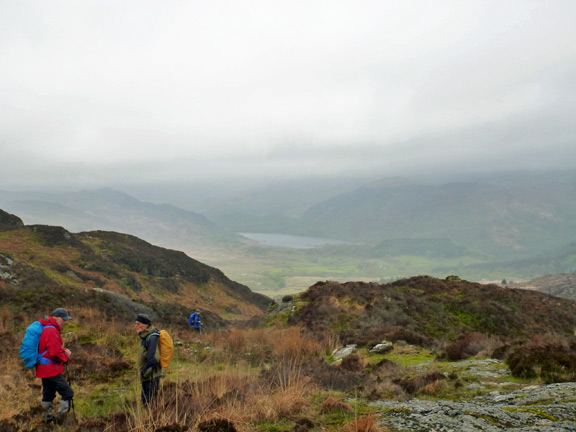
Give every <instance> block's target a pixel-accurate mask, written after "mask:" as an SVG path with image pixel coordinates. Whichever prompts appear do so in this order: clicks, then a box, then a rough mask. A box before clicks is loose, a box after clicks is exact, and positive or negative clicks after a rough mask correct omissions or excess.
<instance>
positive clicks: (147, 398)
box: [142, 377, 160, 404]
mask: <svg viewBox="0 0 576 432" xmlns="http://www.w3.org/2000/svg"><path fill="white" fill-rule="evenodd" d="M159 388H160V377H156V378H154V379H151V380H149V381H142V403H143V404H149V403H150V402H152V400H153V399H154V398H155V397H156V394H158V389H159Z"/></svg>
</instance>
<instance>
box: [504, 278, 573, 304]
mask: <svg viewBox="0 0 576 432" xmlns="http://www.w3.org/2000/svg"><path fill="white" fill-rule="evenodd" d="M512 286H513V287H514V288H522V289H529V290H536V291H540V292H543V293H547V294H552V295H555V296H558V297H564V298H567V299H572V300H576V274H573V273H559V274H549V275H544V276H540V277H538V278H536V279H532V280H530V281H528V282H520V283H515V284H513V285H512Z"/></svg>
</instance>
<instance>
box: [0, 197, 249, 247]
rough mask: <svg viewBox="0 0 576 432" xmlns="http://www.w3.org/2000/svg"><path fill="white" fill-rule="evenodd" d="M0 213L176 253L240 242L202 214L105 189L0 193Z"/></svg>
mask: <svg viewBox="0 0 576 432" xmlns="http://www.w3.org/2000/svg"><path fill="white" fill-rule="evenodd" d="M0 208H2V209H4V210H5V211H8V212H10V213H13V214H17V215H18V216H19V217H20V218H22V219H23V220H24V222H25V223H26V224H27V225H32V224H45V225H55V226H64V227H66V229H67V230H69V231H71V232H81V231H93V230H106V231H115V232H122V233H126V234H132V235H135V236H137V237H139V238H143V239H145V240H146V241H149V242H152V243H153V244H159V245H162V246H165V247H169V248H173V249H178V250H187V248H189V247H190V245H197V247H198V245H213V244H224V245H227V244H235V243H238V242H239V239H238V237H237V236H235V235H233V234H231V233H229V232H227V231H226V230H224V229H222V228H221V227H219V226H218V225H216V224H214V223H213V222H211V221H210V220H208V219H207V218H206V217H205V216H203V215H201V214H198V213H195V212H191V211H187V210H183V209H180V208H178V207H175V206H173V205H170V204H152V203H148V202H144V201H140V200H138V199H136V198H134V197H132V196H130V195H128V194H125V193H123V192H119V191H116V190H113V189H109V188H103V189H97V190H83V191H78V192H59V193H48V192H8V191H0Z"/></svg>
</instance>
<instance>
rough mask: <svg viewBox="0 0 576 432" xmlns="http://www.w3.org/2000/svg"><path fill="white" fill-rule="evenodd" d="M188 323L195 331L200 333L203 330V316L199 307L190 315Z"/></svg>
mask: <svg viewBox="0 0 576 432" xmlns="http://www.w3.org/2000/svg"><path fill="white" fill-rule="evenodd" d="M188 324H190V326H191V327H192V328H193V329H194V330H195V331H197V332H198V333H200V331H201V330H202V318H200V311H199V310H198V309H196V311H195V312H194V313H193V314H192V315H190V318H188Z"/></svg>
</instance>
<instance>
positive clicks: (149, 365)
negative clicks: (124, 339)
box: [134, 314, 162, 404]
mask: <svg viewBox="0 0 576 432" xmlns="http://www.w3.org/2000/svg"><path fill="white" fill-rule="evenodd" d="M134 328H135V329H136V331H137V332H138V336H139V337H140V339H141V343H140V345H141V347H142V349H141V350H140V355H139V356H138V369H139V370H140V382H141V383H142V394H141V397H142V403H144V404H149V403H150V402H152V400H153V399H154V398H155V397H156V394H157V393H158V389H159V388H160V377H161V376H162V368H161V367H160V350H159V349H158V337H159V336H160V333H159V332H158V330H157V329H156V327H154V326H153V325H152V321H150V318H149V317H148V316H147V315H144V314H140V315H138V316H137V317H136V320H135V322H134Z"/></svg>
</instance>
